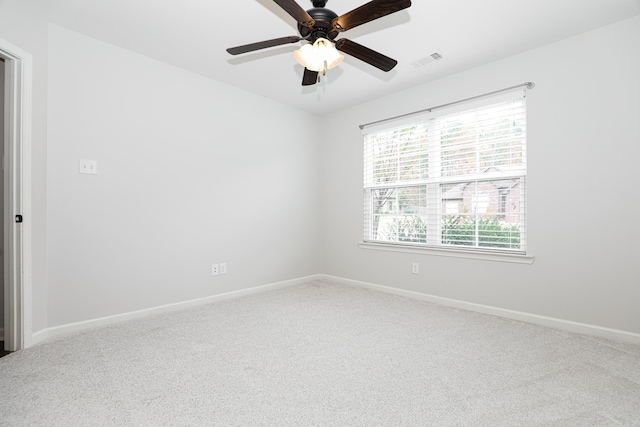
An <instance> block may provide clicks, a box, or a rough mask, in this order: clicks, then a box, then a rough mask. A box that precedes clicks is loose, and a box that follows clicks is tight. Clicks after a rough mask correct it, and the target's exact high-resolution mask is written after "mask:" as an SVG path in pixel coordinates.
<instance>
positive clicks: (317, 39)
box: [227, 0, 411, 86]
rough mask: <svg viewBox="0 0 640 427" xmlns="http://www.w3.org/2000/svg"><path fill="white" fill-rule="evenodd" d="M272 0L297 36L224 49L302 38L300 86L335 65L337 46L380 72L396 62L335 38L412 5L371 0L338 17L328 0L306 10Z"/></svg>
mask: <svg viewBox="0 0 640 427" xmlns="http://www.w3.org/2000/svg"><path fill="white" fill-rule="evenodd" d="M273 1H274V2H275V3H276V4H278V6H280V7H281V8H282V9H284V10H285V11H286V12H287V13H288V14H289V15H291V16H292V17H293V18H294V19H295V20H296V21H297V22H298V31H299V32H300V37H298V36H289V37H280V38H277V39H271V40H265V41H261V42H257V43H251V44H246V45H243V46H237V47H231V48H229V49H227V52H229V53H230V54H231V55H238V54H241V53H247V52H253V51H255V50H260V49H265V48H268V47H273V46H280V45H284V44H289V43H295V42H298V41H300V40H305V41H307V42H309V43H308V44H305V45H304V46H302V48H301V49H298V50H296V51H295V52H294V55H295V57H296V59H297V60H298V62H300V64H302V65H303V66H304V67H305V69H304V75H303V76H302V85H303V86H308V85H313V84H315V83H316V82H317V81H318V79H319V73H320V72H322V74H324V73H326V70H327V69H328V68H333V67H335V66H336V65H337V64H339V63H340V62H341V61H342V59H344V56H343V55H340V54H339V53H337V52H336V49H337V50H338V51H341V52H344V53H346V54H348V55H351V56H353V57H355V58H357V59H360V60H361V61H364V62H366V63H368V64H371V65H373V66H374V67H376V68H379V69H381V70H382V71H390V70H391V69H392V68H393V67H395V66H396V64H397V63H398V61H396V60H395V59H392V58H389V57H388V56H385V55H383V54H381V53H378V52H376V51H374V50H371V49H369V48H367V47H365V46H362V45H361V44H358V43H356V42H354V41H351V40H348V39H339V40H335V38H336V37H337V36H338V34H340V33H341V32H344V31H347V30H349V29H351V28H354V27H357V26H358V25H362V24H365V23H367V22H370V21H373V20H374V19H378V18H382V17H383V16H386V15H389V14H392V13H395V12H398V11H400V10H402V9H406V8H408V7H409V6H411V0H371V1H370V2H369V3H365V4H363V5H362V6H360V7H358V8H356V9H354V10H352V11H351V12H347V13H345V14H344V15H341V16H338V15H337V14H336V13H335V12H334V11H332V10H329V9H327V8H325V5H326V4H327V0H312V3H313V8H312V9H309V10H307V11H305V10H304V9H303V8H302V7H300V5H298V3H296V2H295V0H273Z"/></svg>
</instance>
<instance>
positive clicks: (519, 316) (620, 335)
mask: <svg viewBox="0 0 640 427" xmlns="http://www.w3.org/2000/svg"><path fill="white" fill-rule="evenodd" d="M318 276H319V277H318V278H319V279H322V280H326V281H331V282H335V283H340V284H344V285H352V286H358V287H361V288H367V289H372V290H375V291H379V292H385V293H390V294H394V295H399V296H403V297H407V298H413V299H419V300H422V301H427V302H432V303H436V304H441V305H445V306H449V307H455V308H461V309H464V310H469V311H475V312H478V313H484V314H490V315H492V316H498V317H504V318H507V319H512V320H519V321H522V322H528V323H533V324H536V325H541V326H547V327H550V328H554V329H561V330H565V331H569V332H575V333H579V334H585V335H591V336H596V337H600V338H607V339H613V340H618V341H625V342H629V343H632V344H640V334H636V333H634V332H628V331H622V330H619V329H610V328H605V327H602V326H596V325H590V324H587V323H579V322H573V321H570V320H564V319H558V318H554V317H547V316H540V315H537V314H532V313H525V312H521V311H514V310H507V309H504V308H499V307H493V306H489V305H482V304H475V303H471V302H466V301H461V300H456V299H451V298H443V297H438V296H435V295H429V294H423V293H420V292H414V291H407V290H404V289H399V288H393V287H390V286H383V285H376V284H373V283H367V282H360V281H357V280H351V279H344V278H341V277H336V276H329V275H324V274H321V275H318Z"/></svg>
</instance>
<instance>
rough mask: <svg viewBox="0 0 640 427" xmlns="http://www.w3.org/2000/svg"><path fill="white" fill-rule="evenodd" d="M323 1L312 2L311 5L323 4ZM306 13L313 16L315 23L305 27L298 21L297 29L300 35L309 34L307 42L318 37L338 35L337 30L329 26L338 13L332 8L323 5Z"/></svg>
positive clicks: (330, 37)
mask: <svg viewBox="0 0 640 427" xmlns="http://www.w3.org/2000/svg"><path fill="white" fill-rule="evenodd" d="M324 3H325V2H323V1H320V2H316V1H314V2H313V5H314V6H315V5H316V4H323V5H324ZM307 13H308V14H309V15H310V16H311V17H312V18H313V20H314V21H315V24H313V28H309V27H305V26H304V25H301V24H299V23H298V31H299V32H300V35H301V36H302V37H307V36H309V35H310V36H311V37H310V38H309V42H310V43H313V42H315V41H316V40H317V39H319V38H320V37H323V38H326V39H330V40H333V38H334V37H336V36H337V35H338V31H336V30H334V29H333V28H332V26H331V22H332V21H333V20H334V19H336V18H337V17H338V14H337V13H335V12H334V11H333V10H329V9H327V8H325V7H314V8H313V9H309V10H307Z"/></svg>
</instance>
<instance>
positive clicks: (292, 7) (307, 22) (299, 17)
mask: <svg viewBox="0 0 640 427" xmlns="http://www.w3.org/2000/svg"><path fill="white" fill-rule="evenodd" d="M273 1H274V2H276V4H277V5H278V6H280V7H281V8H283V9H284V10H285V11H286V12H287V13H288V14H289V15H291V16H293V19H295V20H296V21H298V23H299V24H300V25H302V26H303V27H309V28H312V27H313V24H315V21H314V20H313V18H312V17H311V15H309V14H308V13H307V12H306V11H305V10H304V9H303V8H302V7H300V5H299V4H298V3H296V2H295V1H294V0H273Z"/></svg>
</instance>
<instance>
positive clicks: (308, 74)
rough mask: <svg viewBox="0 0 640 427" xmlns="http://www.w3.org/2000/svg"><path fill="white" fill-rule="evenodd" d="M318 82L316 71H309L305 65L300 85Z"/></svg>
mask: <svg viewBox="0 0 640 427" xmlns="http://www.w3.org/2000/svg"><path fill="white" fill-rule="evenodd" d="M317 82H318V72H317V71H311V70H309V69H308V68H306V67H305V69H304V74H303V75H302V86H311V85H314V84H316V83H317Z"/></svg>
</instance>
